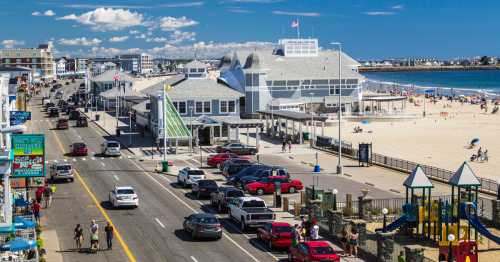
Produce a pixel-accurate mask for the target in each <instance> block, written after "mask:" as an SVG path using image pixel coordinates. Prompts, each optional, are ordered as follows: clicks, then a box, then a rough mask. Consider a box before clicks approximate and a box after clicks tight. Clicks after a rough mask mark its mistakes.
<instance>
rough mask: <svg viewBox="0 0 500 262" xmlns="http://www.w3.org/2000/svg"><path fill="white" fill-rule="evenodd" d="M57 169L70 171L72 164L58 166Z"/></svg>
mask: <svg viewBox="0 0 500 262" xmlns="http://www.w3.org/2000/svg"><path fill="white" fill-rule="evenodd" d="M56 169H57V170H62V171H68V170H71V166H70V165H64V166H57V167H56Z"/></svg>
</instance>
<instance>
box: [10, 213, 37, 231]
mask: <svg viewBox="0 0 500 262" xmlns="http://www.w3.org/2000/svg"><path fill="white" fill-rule="evenodd" d="M14 225H15V227H16V229H28V228H35V226H36V223H35V221H33V220H30V219H26V218H24V217H19V216H18V217H14Z"/></svg>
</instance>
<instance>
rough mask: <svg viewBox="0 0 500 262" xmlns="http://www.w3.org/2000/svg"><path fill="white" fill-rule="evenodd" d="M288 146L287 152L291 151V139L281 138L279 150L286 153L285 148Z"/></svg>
mask: <svg viewBox="0 0 500 262" xmlns="http://www.w3.org/2000/svg"><path fill="white" fill-rule="evenodd" d="M287 146H288V153H292V139H290V138H288V139H287V138H286V137H285V138H283V142H282V144H281V152H282V153H286V148H287Z"/></svg>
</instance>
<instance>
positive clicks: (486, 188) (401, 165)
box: [315, 140, 498, 195]
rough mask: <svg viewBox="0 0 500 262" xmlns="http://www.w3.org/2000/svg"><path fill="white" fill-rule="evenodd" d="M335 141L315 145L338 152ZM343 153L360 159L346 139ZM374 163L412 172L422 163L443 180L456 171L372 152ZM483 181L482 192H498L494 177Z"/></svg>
mask: <svg viewBox="0 0 500 262" xmlns="http://www.w3.org/2000/svg"><path fill="white" fill-rule="evenodd" d="M334 141H335V143H333V144H332V145H322V146H318V145H315V148H318V149H321V150H324V151H327V152H329V153H333V154H337V153H338V144H339V143H338V141H337V140H334ZM342 154H344V156H346V157H349V158H352V159H355V160H357V159H358V150H357V149H356V148H353V147H352V144H351V143H349V142H346V141H342ZM371 161H372V164H375V165H380V166H384V167H388V168H392V169H396V170H399V171H402V172H405V173H411V172H412V171H413V169H415V167H417V165H420V167H422V169H423V170H424V172H425V174H426V175H427V176H428V177H429V178H431V179H434V180H437V181H441V182H445V183H446V182H448V181H449V180H450V178H451V177H452V176H453V174H454V172H453V171H450V170H446V169H443V168H439V167H434V166H429V165H424V164H418V163H416V162H412V161H408V160H404V159H399V158H394V157H390V156H385V155H381V154H377V153H372V159H371ZM478 179H479V181H480V182H481V188H480V191H481V192H482V193H486V194H490V195H496V194H497V193H498V183H497V181H494V180H492V179H488V178H482V177H478Z"/></svg>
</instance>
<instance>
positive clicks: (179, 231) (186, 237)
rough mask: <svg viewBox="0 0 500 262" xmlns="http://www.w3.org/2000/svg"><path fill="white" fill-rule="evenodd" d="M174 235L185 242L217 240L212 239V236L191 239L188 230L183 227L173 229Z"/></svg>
mask: <svg viewBox="0 0 500 262" xmlns="http://www.w3.org/2000/svg"><path fill="white" fill-rule="evenodd" d="M174 234H175V236H176V237H177V238H178V239H180V240H182V241H186V242H206V241H217V239H212V238H196V239H193V238H192V237H191V234H190V233H189V232H186V231H185V230H184V229H176V230H175V231H174Z"/></svg>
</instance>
